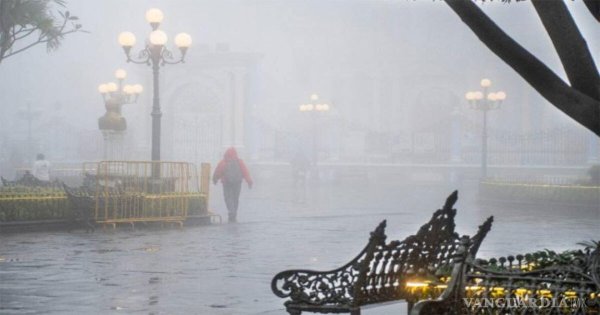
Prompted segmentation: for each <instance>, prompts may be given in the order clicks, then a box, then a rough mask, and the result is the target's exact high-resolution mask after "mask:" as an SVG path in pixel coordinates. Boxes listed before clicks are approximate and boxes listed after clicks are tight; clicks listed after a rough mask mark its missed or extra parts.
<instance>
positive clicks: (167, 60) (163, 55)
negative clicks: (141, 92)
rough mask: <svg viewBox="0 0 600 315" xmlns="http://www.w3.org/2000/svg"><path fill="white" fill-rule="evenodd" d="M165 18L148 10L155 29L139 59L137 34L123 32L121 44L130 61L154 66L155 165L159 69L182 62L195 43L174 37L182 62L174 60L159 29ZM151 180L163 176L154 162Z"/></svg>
mask: <svg viewBox="0 0 600 315" xmlns="http://www.w3.org/2000/svg"><path fill="white" fill-rule="evenodd" d="M163 18H164V15H163V13H162V11H160V10H159V9H150V10H148V11H146V20H147V21H148V23H150V26H151V27H152V32H151V33H150V38H149V41H148V44H146V47H145V48H144V49H142V50H141V51H140V52H139V54H138V57H137V58H136V59H134V58H132V57H131V54H130V52H131V48H132V47H133V45H135V35H133V33H131V32H122V33H121V34H119V44H121V46H122V47H123V50H124V51H125V55H126V56H127V62H133V63H137V64H146V65H149V66H152V78H153V98H152V114H151V116H152V153H151V158H152V161H153V162H159V161H160V152H161V151H160V134H161V117H162V112H161V110H160V92H159V91H160V87H159V78H158V76H159V70H160V66H164V65H165V64H177V63H183V62H184V58H185V54H186V52H187V49H188V48H189V47H190V45H191V44H192V38H191V36H190V35H188V34H186V33H179V34H177V35H176V36H175V45H176V46H177V47H178V48H179V50H180V52H181V55H180V58H179V59H175V58H173V53H172V52H171V51H170V50H169V49H167V48H166V47H165V44H166V43H167V40H168V38H167V34H166V33H165V32H163V31H162V30H160V29H158V27H159V26H160V23H161V22H162V20H163ZM152 177H154V178H158V177H160V165H159V164H158V163H154V164H153V167H152Z"/></svg>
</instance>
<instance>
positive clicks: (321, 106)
mask: <svg viewBox="0 0 600 315" xmlns="http://www.w3.org/2000/svg"><path fill="white" fill-rule="evenodd" d="M318 101H319V96H318V95H317V94H312V95H311V96H310V103H307V104H302V105H300V106H299V110H300V112H302V113H308V114H310V115H311V120H312V123H313V126H312V127H313V130H312V132H311V135H312V161H311V162H312V166H313V170H314V171H313V176H314V178H315V179H317V178H318V167H317V163H318V161H319V146H318V142H317V141H318V138H317V137H318V135H319V132H318V127H319V126H318V122H317V119H318V116H317V114H319V112H328V111H329V109H330V108H329V104H326V103H318Z"/></svg>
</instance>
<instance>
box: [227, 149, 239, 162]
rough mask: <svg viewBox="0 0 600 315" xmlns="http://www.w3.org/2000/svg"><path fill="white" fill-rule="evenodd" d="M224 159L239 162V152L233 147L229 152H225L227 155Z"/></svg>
mask: <svg viewBox="0 0 600 315" xmlns="http://www.w3.org/2000/svg"><path fill="white" fill-rule="evenodd" d="M223 159H224V160H237V159H238V154H237V151H236V150H235V148H234V147H231V148H229V149H227V151H225V154H224V155H223Z"/></svg>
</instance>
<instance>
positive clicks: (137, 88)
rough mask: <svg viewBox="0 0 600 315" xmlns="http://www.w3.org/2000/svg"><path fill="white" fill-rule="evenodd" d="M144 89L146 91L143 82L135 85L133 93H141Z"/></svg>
mask: <svg viewBox="0 0 600 315" xmlns="http://www.w3.org/2000/svg"><path fill="white" fill-rule="evenodd" d="M142 91H144V88H143V87H142V85H141V84H135V85H133V93H135V94H140V93H142Z"/></svg>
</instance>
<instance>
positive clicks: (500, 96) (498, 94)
mask: <svg viewBox="0 0 600 315" xmlns="http://www.w3.org/2000/svg"><path fill="white" fill-rule="evenodd" d="M496 99H498V100H499V101H503V100H504V99H506V93H504V91H500V92H496Z"/></svg>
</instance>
